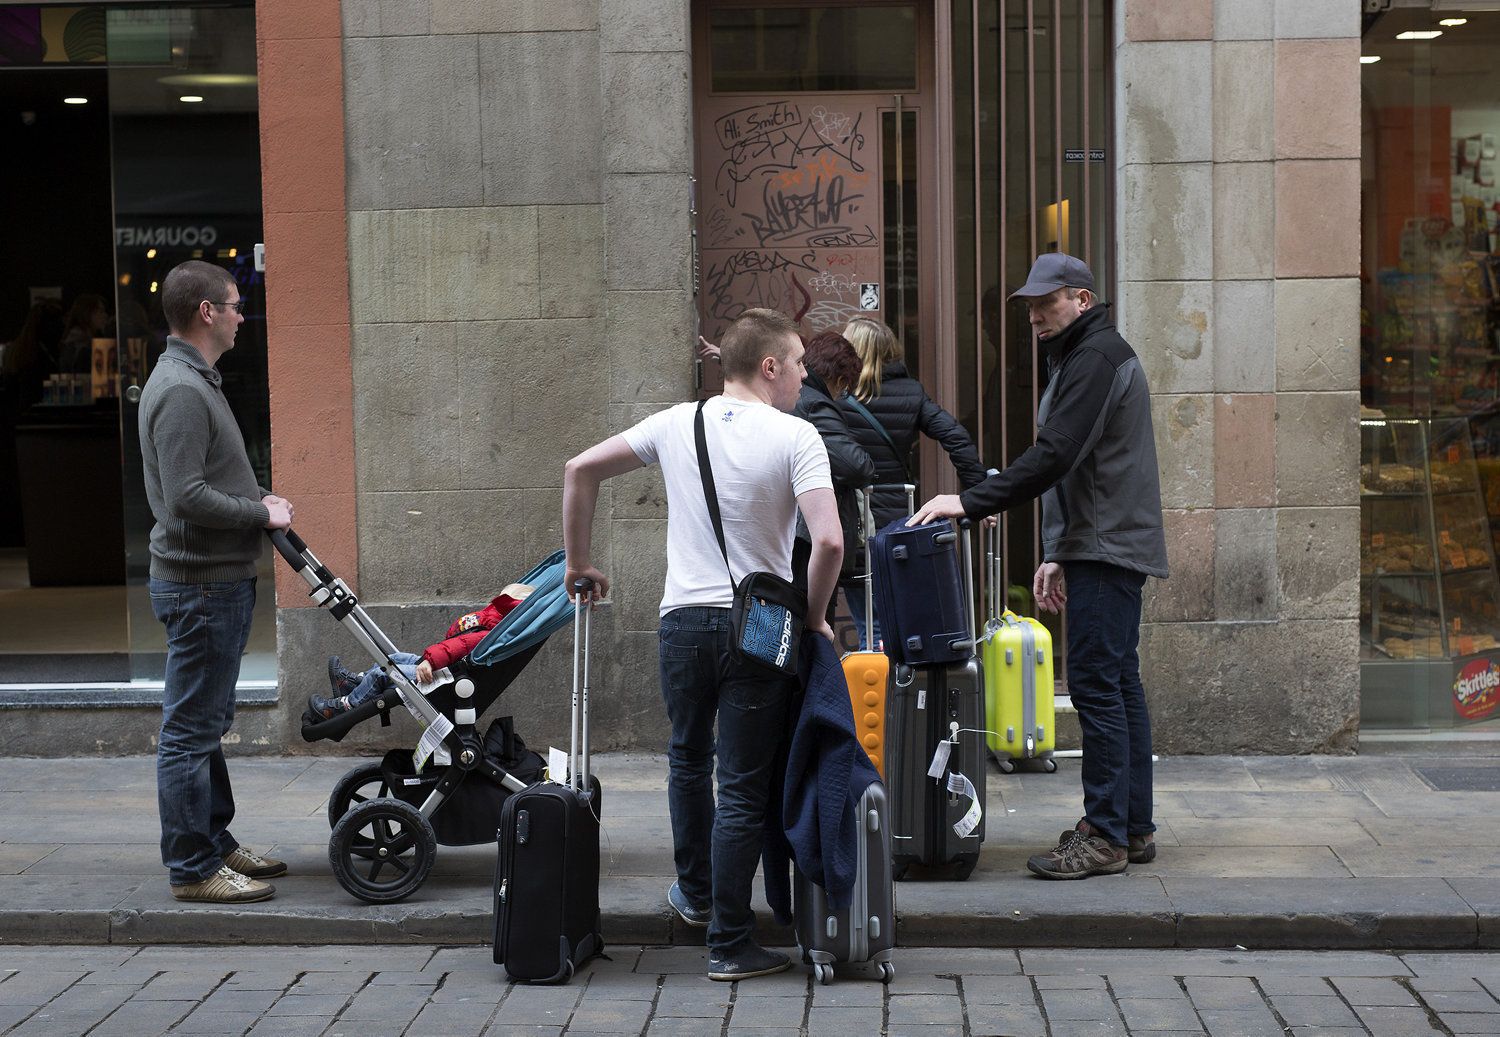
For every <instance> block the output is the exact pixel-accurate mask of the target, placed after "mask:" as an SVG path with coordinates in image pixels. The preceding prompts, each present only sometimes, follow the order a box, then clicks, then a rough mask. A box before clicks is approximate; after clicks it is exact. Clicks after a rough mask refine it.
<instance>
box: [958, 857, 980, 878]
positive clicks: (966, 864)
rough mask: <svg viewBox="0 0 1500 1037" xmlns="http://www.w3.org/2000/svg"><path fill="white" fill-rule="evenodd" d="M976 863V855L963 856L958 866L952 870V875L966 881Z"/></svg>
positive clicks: (977, 861)
mask: <svg viewBox="0 0 1500 1037" xmlns="http://www.w3.org/2000/svg"><path fill="white" fill-rule="evenodd" d="M978 864H979V858H978V857H966V858H964V859H963V860H961V861H959V862H958V868H957V870H956V871H955V872H954V877H955V878H957V879H958V881H959V882H964V881H966V880H967V879H968V877H969V876H970V875H972V874H974V869H975V867H977V866H978Z"/></svg>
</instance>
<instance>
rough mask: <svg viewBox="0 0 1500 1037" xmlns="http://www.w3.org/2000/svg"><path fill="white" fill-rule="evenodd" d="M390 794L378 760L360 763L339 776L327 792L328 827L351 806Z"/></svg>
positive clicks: (340, 817)
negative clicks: (336, 782) (330, 790)
mask: <svg viewBox="0 0 1500 1037" xmlns="http://www.w3.org/2000/svg"><path fill="white" fill-rule="evenodd" d="M390 794H391V787H390V786H389V785H387V784H386V782H385V772H384V771H383V770H382V769H381V767H380V764H379V762H375V763H362V764H360V765H359V766H358V767H356V768H354V769H353V770H352V771H349V772H348V773H347V774H345V775H344V776H343V777H342V778H340V779H339V782H338V784H337V785H335V786H334V787H333V791H332V792H330V793H329V794H328V827H329V828H332V827H333V826H334V825H336V824H338V823H339V821H341V820H342V819H343V817H344V815H345V814H347V813H348V812H349V811H350V809H351V808H353V807H357V806H359V805H360V804H361V803H364V802H366V801H367V800H371V799H379V798H380V797H382V796H389V795H390Z"/></svg>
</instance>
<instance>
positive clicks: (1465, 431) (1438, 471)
mask: <svg viewBox="0 0 1500 1037" xmlns="http://www.w3.org/2000/svg"><path fill="white" fill-rule="evenodd" d="M1360 432H1361V457H1360V648H1361V658H1362V661H1363V662H1364V663H1365V665H1366V666H1367V667H1369V666H1371V665H1372V664H1373V665H1378V664H1387V666H1388V669H1387V670H1386V672H1384V673H1383V674H1379V673H1367V674H1366V685H1367V692H1368V691H1374V690H1376V689H1378V687H1380V686H1387V685H1388V686H1390V687H1392V688H1393V689H1395V688H1404V689H1405V692H1404V695H1402V696H1400V697H1402V698H1404V699H1405V701H1406V703H1408V705H1406V706H1403V707H1402V708H1416V705H1417V704H1416V703H1413V702H1412V699H1411V694H1410V691H1411V688H1412V687H1413V686H1414V682H1415V685H1416V686H1422V685H1427V686H1431V687H1433V688H1434V689H1443V695H1444V696H1446V694H1447V691H1446V689H1447V688H1448V686H1449V685H1450V684H1451V680H1452V676H1451V675H1452V671H1453V667H1454V665H1455V663H1456V662H1459V661H1461V660H1463V659H1464V658H1466V657H1471V656H1475V657H1477V656H1480V655H1483V654H1485V653H1489V652H1491V651H1492V650H1494V649H1500V580H1497V578H1496V569H1495V545H1494V542H1493V539H1492V537H1491V522H1490V509H1489V507H1488V506H1487V504H1488V502H1487V494H1486V492H1485V490H1486V488H1487V487H1486V486H1484V485H1483V484H1482V483H1481V480H1480V473H1479V465H1478V464H1477V463H1476V461H1475V457H1474V452H1473V442H1472V437H1471V434H1470V428H1469V422H1468V421H1467V420H1466V419H1463V418H1387V417H1385V416H1384V415H1383V414H1380V413H1379V412H1378V411H1366V412H1365V413H1364V415H1363V416H1362V418H1361V421H1360ZM1427 705H1432V706H1436V705H1437V703H1436V702H1433V703H1425V704H1422V707H1423V711H1424V712H1427V709H1426V706H1427ZM1437 712H1439V713H1441V712H1442V711H1441V710H1438V711H1437ZM1437 720H1438V717H1437V716H1435V715H1431V714H1429V716H1428V717H1427V721H1428V722H1430V723H1435V722H1437Z"/></svg>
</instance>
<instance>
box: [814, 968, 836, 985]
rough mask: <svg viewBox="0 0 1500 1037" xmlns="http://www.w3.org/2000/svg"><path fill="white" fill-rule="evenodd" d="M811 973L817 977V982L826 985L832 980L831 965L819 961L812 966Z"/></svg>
mask: <svg viewBox="0 0 1500 1037" xmlns="http://www.w3.org/2000/svg"><path fill="white" fill-rule="evenodd" d="M813 975H814V976H816V977H817V978H818V982H819V983H821V984H822V985H823V986H825V987H826V986H827V985H828V984H830V983H832V982H833V966H832V965H824V964H823V963H821V962H819V963H818V964H816V965H814V966H813Z"/></svg>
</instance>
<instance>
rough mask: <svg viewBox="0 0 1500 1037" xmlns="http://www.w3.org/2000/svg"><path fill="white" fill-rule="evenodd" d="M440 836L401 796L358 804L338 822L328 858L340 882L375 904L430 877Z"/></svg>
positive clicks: (387, 901)
mask: <svg viewBox="0 0 1500 1037" xmlns="http://www.w3.org/2000/svg"><path fill="white" fill-rule="evenodd" d="M436 856H437V836H436V835H434V834H433V831H432V825H431V824H430V823H429V822H428V820H427V818H425V817H423V816H422V813H421V811H419V810H418V809H417V808H416V807H414V806H412V805H411V804H410V803H403V802H402V801H401V800H399V799H372V800H369V801H367V802H364V803H359V804H356V805H355V806H354V807H353V809H351V810H350V811H349V812H348V813H347V814H345V815H344V816H343V817H342V818H340V819H339V823H338V824H336V825H334V826H333V835H332V837H331V838H330V839H329V840H328V863H329V864H330V865H332V866H333V877H334V878H336V879H338V880H339V885H340V886H343V887H344V889H345V890H347V891H348V892H349V893H351V894H353V895H354V896H356V897H358V898H359V899H361V900H364V901H366V902H368V903H371V904H390V903H394V902H395V901H397V900H402V899H405V898H406V897H408V896H410V895H411V894H412V893H413V892H415V891H416V890H417V889H418V888H419V887H420V886H421V885H422V883H423V882H425V881H426V880H427V873H428V872H429V871H431V870H432V861H433V858H434V857H436Z"/></svg>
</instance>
